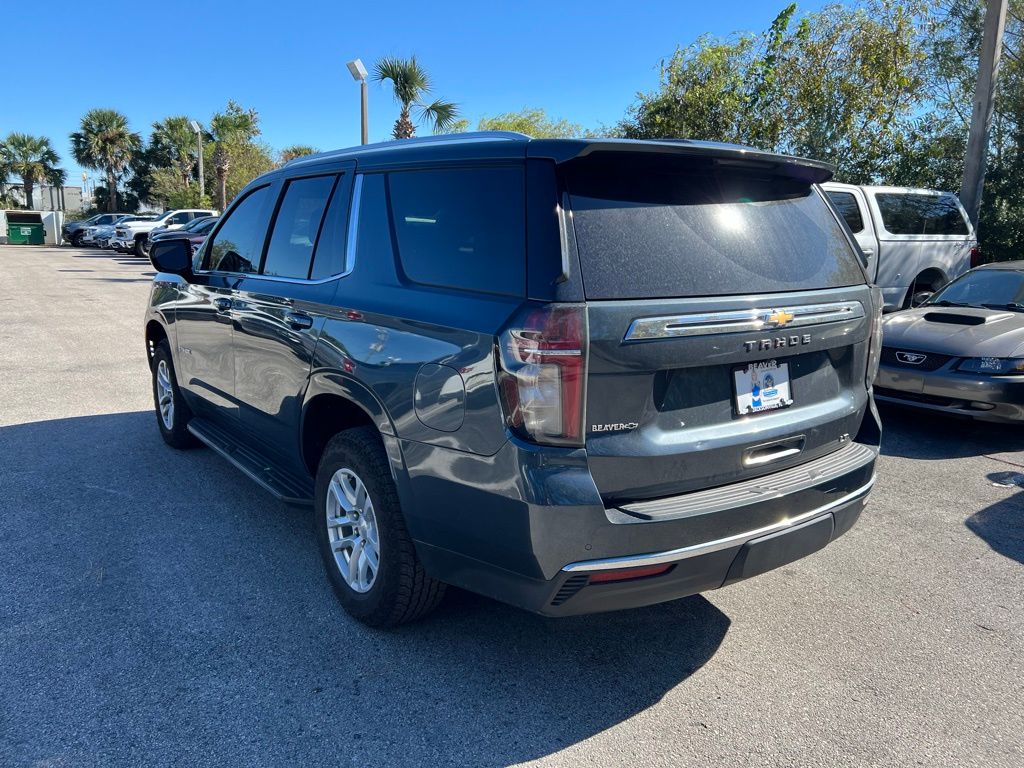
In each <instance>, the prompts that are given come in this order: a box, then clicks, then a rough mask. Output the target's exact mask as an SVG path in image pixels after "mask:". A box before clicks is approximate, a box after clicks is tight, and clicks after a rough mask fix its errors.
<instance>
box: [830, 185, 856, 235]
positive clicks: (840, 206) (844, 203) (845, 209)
mask: <svg viewBox="0 0 1024 768" xmlns="http://www.w3.org/2000/svg"><path fill="white" fill-rule="evenodd" d="M826 194H827V195H828V198H829V200H831V201H832V205H834V206H835V207H836V210H837V211H839V215H840V216H842V217H843V219H845V220H846V225H847V226H848V227H849V228H850V231H851V232H860V231H862V230H863V229H864V219H863V218H862V217H861V215H860V206H859V205H857V198H856V197H854V196H853V194H851V193H850V192H827V193H826Z"/></svg>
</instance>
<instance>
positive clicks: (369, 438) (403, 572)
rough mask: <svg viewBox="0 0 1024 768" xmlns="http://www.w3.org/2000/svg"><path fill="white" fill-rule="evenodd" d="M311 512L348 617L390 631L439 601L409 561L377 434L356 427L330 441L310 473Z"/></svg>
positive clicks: (434, 584) (437, 587)
mask: <svg viewBox="0 0 1024 768" xmlns="http://www.w3.org/2000/svg"><path fill="white" fill-rule="evenodd" d="M313 509H314V515H313V525H314V529H315V533H316V537H317V542H318V544H319V546H320V552H321V554H322V555H323V559H324V565H325V566H326V568H327V574H328V577H329V578H330V580H331V584H332V586H333V587H334V591H335V593H336V594H337V595H338V599H339V600H340V601H341V604H342V605H343V606H344V608H345V610H346V611H347V612H348V613H349V614H350V615H351V616H352V617H353V618H356V619H358V620H359V621H361V622H363V623H364V624H368V625H370V626H373V627H390V626H395V625H398V624H403V623H405V622H407V621H413V620H414V619H418V618H419V617H421V616H423V615H425V614H427V613H429V612H430V611H432V610H433V609H434V608H435V607H436V606H437V605H438V603H440V602H441V598H442V597H444V589H445V585H444V584H443V583H442V582H439V581H437V580H435V579H432V578H431V577H430V576H428V575H427V573H426V571H424V570H423V566H422V565H421V564H420V561H419V558H418V557H417V556H416V549H415V547H414V546H413V543H412V539H411V538H410V536H409V532H408V531H407V530H406V527H405V520H404V519H403V517H402V510H401V506H400V504H399V501H398V492H397V490H396V488H395V483H394V480H392V478H391V471H390V466H389V463H388V457H387V454H386V453H385V451H384V445H383V444H382V443H381V439H380V435H379V434H377V432H376V430H374V429H373V428H371V427H358V428H355V429H349V430H345V431H344V432H341V433H339V434H337V435H335V436H334V437H333V438H331V441H330V442H329V443H328V444H327V448H326V449H325V450H324V454H323V457H322V458H321V460H320V467H319V469H318V470H317V474H316V499H315V503H314V508H313Z"/></svg>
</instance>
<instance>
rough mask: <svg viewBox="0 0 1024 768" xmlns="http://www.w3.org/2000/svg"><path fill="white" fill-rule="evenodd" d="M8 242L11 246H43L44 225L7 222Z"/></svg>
mask: <svg viewBox="0 0 1024 768" xmlns="http://www.w3.org/2000/svg"><path fill="white" fill-rule="evenodd" d="M7 242H8V243H10V244H11V245H42V244H43V242H44V240H43V225H42V224H12V223H11V222H7Z"/></svg>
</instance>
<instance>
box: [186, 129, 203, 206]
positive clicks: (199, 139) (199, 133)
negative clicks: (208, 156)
mask: <svg viewBox="0 0 1024 768" xmlns="http://www.w3.org/2000/svg"><path fill="white" fill-rule="evenodd" d="M189 125H191V126H192V130H193V131H195V132H196V154H197V155H198V156H199V205H202V204H203V195H205V194H206V179H204V178H203V127H202V126H201V125H199V122H198V121H197V120H190V121H189Z"/></svg>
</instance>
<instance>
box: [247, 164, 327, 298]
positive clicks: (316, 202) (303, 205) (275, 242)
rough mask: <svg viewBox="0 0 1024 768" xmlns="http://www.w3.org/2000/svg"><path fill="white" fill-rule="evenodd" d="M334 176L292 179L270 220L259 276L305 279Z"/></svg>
mask: <svg viewBox="0 0 1024 768" xmlns="http://www.w3.org/2000/svg"><path fill="white" fill-rule="evenodd" d="M336 179H337V177H336V176H314V177H312V178H308V179H293V180H292V181H289V182H288V186H287V187H286V188H285V192H284V200H282V201H281V208H280V209H279V210H278V212H277V218H276V219H275V220H274V229H273V232H272V234H271V235H270V246H269V247H268V248H267V256H266V259H265V260H264V262H263V274H264V275H273V276H275V277H293V278H301V279H305V278H306V277H308V276H309V262H310V259H311V258H312V257H313V246H314V245H315V244H316V238H317V235H318V234H319V233H320V222H321V221H322V220H323V217H324V209H325V208H326V207H327V200H328V199H329V198H330V196H331V190H332V189H334V182H335V181H336Z"/></svg>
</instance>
